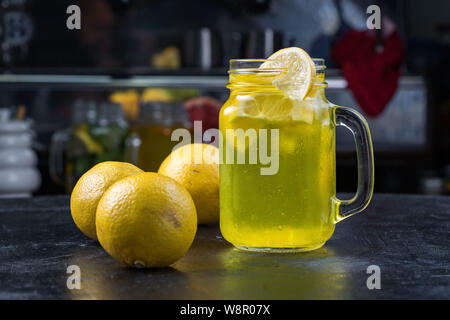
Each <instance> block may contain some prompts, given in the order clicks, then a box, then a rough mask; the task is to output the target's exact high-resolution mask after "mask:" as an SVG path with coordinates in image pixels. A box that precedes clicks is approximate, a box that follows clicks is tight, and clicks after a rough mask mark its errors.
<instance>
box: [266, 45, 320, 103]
mask: <svg viewBox="0 0 450 320" xmlns="http://www.w3.org/2000/svg"><path fill="white" fill-rule="evenodd" d="M268 60H269V61H266V62H264V63H263V64H262V65H261V66H260V69H270V68H274V69H277V68H284V69H286V73H284V74H283V75H282V76H281V77H279V78H278V79H275V80H274V81H273V84H274V85H275V86H276V87H277V88H278V89H280V90H282V91H283V92H285V93H286V94H287V95H288V96H289V97H290V98H291V99H296V100H297V99H298V100H300V101H302V100H303V99H304V98H305V97H306V96H307V94H308V92H309V90H311V86H312V84H313V81H314V78H315V77H316V68H315V66H314V62H313V61H312V59H311V57H310V56H309V55H308V54H307V53H306V51H305V50H303V49H300V48H297V47H290V48H285V49H281V50H278V51H277V52H275V53H274V54H272V55H271V56H270V57H269V58H268Z"/></svg>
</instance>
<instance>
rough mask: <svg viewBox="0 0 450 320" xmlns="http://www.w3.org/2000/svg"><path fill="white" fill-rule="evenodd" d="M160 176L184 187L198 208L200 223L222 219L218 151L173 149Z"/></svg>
mask: <svg viewBox="0 0 450 320" xmlns="http://www.w3.org/2000/svg"><path fill="white" fill-rule="evenodd" d="M158 173H160V174H162V175H165V176H168V177H170V178H172V179H174V180H175V181H177V182H178V183H180V184H181V185H182V186H184V187H185V188H186V189H187V190H188V191H189V193H190V194H191V196H192V199H193V200H194V203H195V207H196V208H197V220H198V223H199V224H205V223H212V222H216V221H218V220H219V149H218V148H216V147H215V146H213V145H209V144H201V143H194V144H189V145H184V146H182V147H180V148H177V149H176V150H174V151H173V152H172V153H171V154H170V155H169V156H168V157H167V158H166V159H165V160H164V161H163V162H162V164H161V166H160V167H159V170H158Z"/></svg>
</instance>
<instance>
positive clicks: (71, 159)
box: [49, 100, 129, 193]
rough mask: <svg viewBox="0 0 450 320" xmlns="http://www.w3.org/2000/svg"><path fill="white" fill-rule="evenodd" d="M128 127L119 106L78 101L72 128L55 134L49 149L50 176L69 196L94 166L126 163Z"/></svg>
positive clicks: (73, 109)
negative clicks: (113, 162) (118, 162)
mask: <svg viewBox="0 0 450 320" xmlns="http://www.w3.org/2000/svg"><path fill="white" fill-rule="evenodd" d="M128 133H129V127H128V124H127V122H126V121H125V117H124V114H123V110H122V108H121V106H120V105H119V104H114V103H102V104H100V105H99V104H98V103H97V102H95V101H83V100H77V101H76V102H75V104H74V106H73V108H72V124H71V126H70V127H69V128H67V129H64V130H61V131H58V132H56V133H55V134H54V135H53V137H52V143H51V146H50V159H49V165H50V174H51V177H52V179H53V180H54V181H55V183H58V184H60V185H64V186H65V188H66V192H67V193H70V192H71V191H72V189H73V187H74V186H75V184H76V182H77V181H78V179H79V178H80V177H81V176H82V175H83V174H84V173H85V172H86V171H88V170H89V169H90V168H92V167H93V166H94V165H95V164H97V163H100V162H103V161H124V160H125V140H126V138H127V136H128Z"/></svg>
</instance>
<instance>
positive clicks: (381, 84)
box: [0, 0, 450, 197]
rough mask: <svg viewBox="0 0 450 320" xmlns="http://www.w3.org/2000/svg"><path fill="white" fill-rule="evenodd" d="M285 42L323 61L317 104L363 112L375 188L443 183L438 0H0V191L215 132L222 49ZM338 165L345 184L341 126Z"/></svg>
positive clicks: (44, 186) (448, 89)
mask: <svg viewBox="0 0 450 320" xmlns="http://www.w3.org/2000/svg"><path fill="white" fill-rule="evenodd" d="M72 4H76V5H78V6H79V7H80V9H81V29H80V30H69V29H68V28H67V27H66V20H67V19H68V17H69V16H70V14H67V13H66V9H67V7H68V6H69V5H72ZM372 4H376V5H378V6H379V7H380V8H381V16H382V19H381V22H382V23H381V29H380V30H368V29H367V25H366V21H367V19H368V17H369V16H370V14H368V13H366V10H367V8H368V6H369V5H372ZM287 46H299V47H301V48H304V49H305V50H306V51H308V52H309V53H310V55H311V56H312V57H321V58H325V59H326V64H327V67H328V69H327V71H326V79H327V82H328V83H329V88H328V89H327V97H328V99H329V100H330V101H332V102H334V103H335V104H337V105H343V106H349V107H353V108H356V109H358V110H359V111H361V112H362V113H363V114H364V115H365V117H366V118H367V119H368V122H369V126H370V128H371V131H372V138H373V142H374V150H375V165H376V169H375V175H376V177H375V180H376V183H375V192H388V193H421V194H450V152H449V151H450V50H449V49H450V2H449V1H446V0H429V1H421V0H392V1H374V0H372V1H364V0H363V1H356V0H191V1H181V0H171V1H168V0H148V1H144V0H84V1H75V0H71V1H65V0H59V1H50V0H39V1H38V0H0V196H3V197H7V196H17V195H23V196H26V195H29V194H30V193H33V194H62V193H68V192H70V190H71V189H72V188H73V185H74V183H75V182H76V181H77V179H78V178H79V177H80V176H81V175H82V174H83V173H84V172H85V171H87V170H88V169H89V168H90V167H91V166H92V165H94V164H95V163H98V162H100V161H105V160H119V161H123V160H125V159H131V160H130V161H133V162H135V163H137V164H138V165H139V166H141V167H142V168H143V169H145V170H156V169H157V167H158V165H159V163H160V162H161V161H162V159H163V158H164V157H165V156H167V155H168V154H169V153H170V150H171V149H172V147H173V145H174V143H173V142H171V141H170V134H171V132H172V131H173V130H174V129H176V128H180V127H184V128H188V129H191V128H192V123H193V121H194V120H202V121H203V130H206V129H208V128H214V127H217V116H218V112H219V109H220V107H221V105H222V103H223V102H224V101H225V100H226V99H227V95H228V90H227V89H226V88H225V85H226V83H227V80H228V79H227V73H226V71H227V67H228V60H229V59H231V58H264V57H268V56H269V55H270V54H271V53H272V52H274V51H276V50H278V49H280V48H283V47H287ZM337 175H338V180H337V189H338V191H340V192H344V191H348V192H353V191H355V190H356V184H357V171H356V155H355V151H354V143H353V141H352V136H351V135H350V133H347V132H345V130H343V129H342V130H341V128H338V136H337Z"/></svg>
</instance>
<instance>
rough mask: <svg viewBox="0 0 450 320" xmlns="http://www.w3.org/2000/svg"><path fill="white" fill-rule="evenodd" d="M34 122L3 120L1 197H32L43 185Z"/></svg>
mask: <svg viewBox="0 0 450 320" xmlns="http://www.w3.org/2000/svg"><path fill="white" fill-rule="evenodd" d="M33 138H34V133H33V131H32V130H31V122H30V121H27V120H25V121H18V120H8V121H0V198H15V197H29V196H31V193H32V192H33V191H35V190H37V189H38V188H39V186H40V184H41V175H40V173H39V171H38V170H37V168H36V165H37V156H36V153H35V152H34V150H33V149H32V148H31V146H32V142H33Z"/></svg>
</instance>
